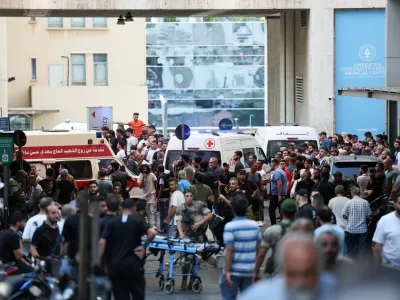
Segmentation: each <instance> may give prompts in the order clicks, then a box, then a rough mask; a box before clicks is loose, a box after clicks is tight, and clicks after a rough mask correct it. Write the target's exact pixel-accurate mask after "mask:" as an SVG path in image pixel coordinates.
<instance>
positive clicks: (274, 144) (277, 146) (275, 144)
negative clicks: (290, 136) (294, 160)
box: [267, 140, 317, 157]
mask: <svg viewBox="0 0 400 300" xmlns="http://www.w3.org/2000/svg"><path fill="white" fill-rule="evenodd" d="M305 142H309V143H310V145H314V147H315V148H317V141H305V140H296V141H293V140H290V141H283V140H275V141H271V140H269V141H268V148H267V155H268V156H272V157H273V156H275V154H276V152H279V151H281V147H287V146H288V145H289V144H292V145H293V144H294V145H295V146H296V147H299V145H300V144H303V143H305Z"/></svg>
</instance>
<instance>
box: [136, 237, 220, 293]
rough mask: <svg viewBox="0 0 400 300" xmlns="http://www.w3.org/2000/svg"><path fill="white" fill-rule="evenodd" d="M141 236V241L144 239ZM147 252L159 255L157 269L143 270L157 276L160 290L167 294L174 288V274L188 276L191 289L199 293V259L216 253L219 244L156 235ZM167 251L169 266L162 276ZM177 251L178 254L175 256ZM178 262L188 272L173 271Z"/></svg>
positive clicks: (205, 258)
mask: <svg viewBox="0 0 400 300" xmlns="http://www.w3.org/2000/svg"><path fill="white" fill-rule="evenodd" d="M145 239H146V238H145V237H143V239H142V241H143V242H144V241H145ZM148 248H149V254H147V256H146V261H148V260H147V257H148V256H150V255H154V256H158V255H160V258H159V259H158V261H159V267H158V270H155V271H150V272H145V274H156V278H159V283H158V286H159V288H160V290H164V291H165V292H166V293H167V294H171V293H173V292H174V289H175V280H174V277H175V276H190V277H191V282H192V290H193V292H195V293H200V292H201V291H202V289H203V285H202V282H201V278H200V276H199V262H200V259H203V260H207V259H209V258H210V256H211V255H213V254H214V253H218V252H219V250H220V245H219V243H218V242H217V241H215V242H214V241H211V242H195V241H192V240H191V239H188V238H185V239H168V238H167V237H163V236H156V237H155V239H154V240H153V241H152V242H151V243H150V244H149V246H148ZM166 251H168V253H169V262H170V263H169V267H168V275H167V277H165V276H164V274H163V273H164V270H163V268H164V256H165V252H166ZM177 252H179V253H180V256H179V257H177V258H176V255H177ZM177 264H179V265H181V266H182V267H187V268H188V270H189V273H185V274H177V273H174V267H175V266H176V265H177Z"/></svg>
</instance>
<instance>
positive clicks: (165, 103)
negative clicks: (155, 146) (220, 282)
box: [160, 95, 168, 138]
mask: <svg viewBox="0 0 400 300" xmlns="http://www.w3.org/2000/svg"><path fill="white" fill-rule="evenodd" d="M160 101H161V110H162V123H163V135H164V138H168V101H167V100H165V99H164V96H163V95H160Z"/></svg>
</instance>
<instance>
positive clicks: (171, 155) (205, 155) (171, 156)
mask: <svg viewBox="0 0 400 300" xmlns="http://www.w3.org/2000/svg"><path fill="white" fill-rule="evenodd" d="M183 153H184V154H186V155H189V157H190V158H191V159H194V158H196V157H201V158H202V159H203V160H206V161H209V160H210V158H211V157H216V158H218V159H221V152H219V151H200V150H199V151H196V150H185V151H184V152H183ZM181 155H182V151H181V150H171V151H168V153H167V158H166V161H165V166H166V169H167V170H172V165H173V163H174V162H175V161H176V159H177V158H178V157H179V156H181Z"/></svg>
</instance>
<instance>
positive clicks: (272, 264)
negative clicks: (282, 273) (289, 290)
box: [265, 223, 290, 274]
mask: <svg viewBox="0 0 400 300" xmlns="http://www.w3.org/2000/svg"><path fill="white" fill-rule="evenodd" d="M277 225H279V226H281V236H280V239H279V241H280V240H281V239H282V238H283V237H284V236H285V234H286V232H287V231H288V230H289V228H290V223H289V224H285V223H279V224H277ZM279 241H278V242H277V243H275V245H273V246H272V248H271V251H272V252H271V255H270V256H269V257H268V259H267V263H266V265H265V273H266V274H274V272H275V271H276V268H277V265H276V248H277V246H278V244H279Z"/></svg>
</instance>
